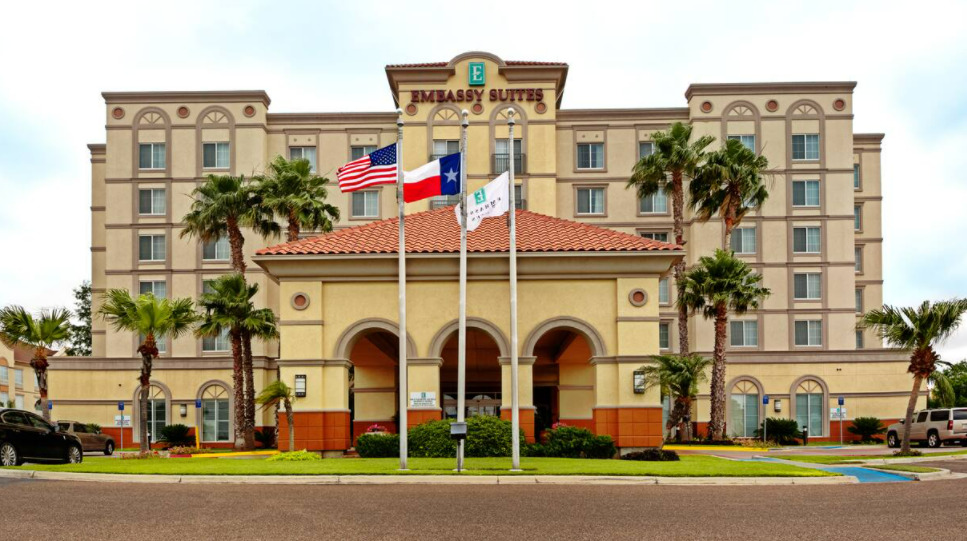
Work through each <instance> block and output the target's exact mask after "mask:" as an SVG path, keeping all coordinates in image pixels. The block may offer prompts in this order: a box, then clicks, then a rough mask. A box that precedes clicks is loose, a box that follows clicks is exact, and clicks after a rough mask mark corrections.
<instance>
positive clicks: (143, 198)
mask: <svg viewBox="0 0 967 541" xmlns="http://www.w3.org/2000/svg"><path fill="white" fill-rule="evenodd" d="M164 213H165V189H164V188H144V189H141V190H138V214H141V215H144V216H163V215H164Z"/></svg>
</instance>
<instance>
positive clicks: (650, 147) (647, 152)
mask: <svg viewBox="0 0 967 541" xmlns="http://www.w3.org/2000/svg"><path fill="white" fill-rule="evenodd" d="M654 153H655V143H652V142H651V141H642V142H640V143H638V159H639V160H640V159H642V158H644V157H645V156H651V155H652V154H654Z"/></svg>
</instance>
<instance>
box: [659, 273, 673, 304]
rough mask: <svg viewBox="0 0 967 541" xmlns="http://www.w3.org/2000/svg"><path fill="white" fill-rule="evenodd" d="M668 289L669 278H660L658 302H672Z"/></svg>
mask: <svg viewBox="0 0 967 541" xmlns="http://www.w3.org/2000/svg"><path fill="white" fill-rule="evenodd" d="M670 298H671V297H670V295H669V291H668V278H662V279H661V280H658V304H671V301H670Z"/></svg>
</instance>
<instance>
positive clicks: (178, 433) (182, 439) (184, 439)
mask: <svg viewBox="0 0 967 541" xmlns="http://www.w3.org/2000/svg"><path fill="white" fill-rule="evenodd" d="M190 431H191V429H190V428H188V427H187V426H185V425H167V426H163V427H161V430H160V431H159V432H161V434H159V435H158V441H160V442H163V443H165V444H167V446H168V447H173V446H176V445H193V444H194V443H195V440H194V438H192V437H191V436H189V435H188V432H190Z"/></svg>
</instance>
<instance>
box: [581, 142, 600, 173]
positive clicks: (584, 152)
mask: <svg viewBox="0 0 967 541" xmlns="http://www.w3.org/2000/svg"><path fill="white" fill-rule="evenodd" d="M578 169H604V143H578Z"/></svg>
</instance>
